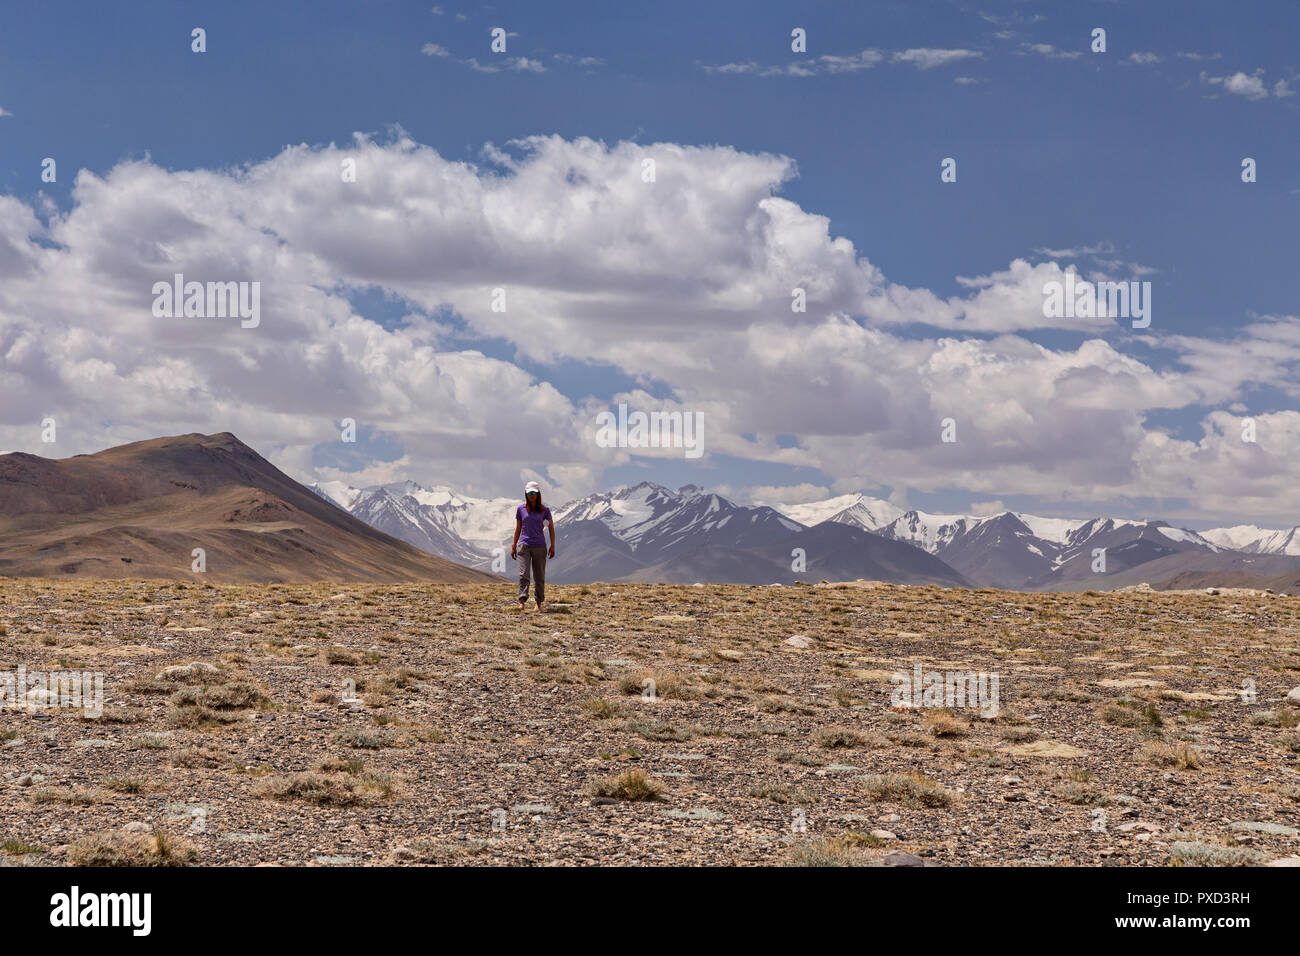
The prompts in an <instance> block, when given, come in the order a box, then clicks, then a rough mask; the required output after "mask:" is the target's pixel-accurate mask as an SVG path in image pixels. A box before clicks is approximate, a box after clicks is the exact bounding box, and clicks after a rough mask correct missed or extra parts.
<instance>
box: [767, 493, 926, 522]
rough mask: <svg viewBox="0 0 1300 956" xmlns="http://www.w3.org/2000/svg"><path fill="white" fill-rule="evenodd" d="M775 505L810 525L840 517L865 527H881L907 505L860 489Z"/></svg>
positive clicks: (782, 511)
mask: <svg viewBox="0 0 1300 956" xmlns="http://www.w3.org/2000/svg"><path fill="white" fill-rule="evenodd" d="M775 508H776V510H777V511H779V512H781V514H783V515H785V516H786V517H788V518H791V519H793V520H794V521H797V522H799V523H800V524H802V525H806V526H807V527H810V528H811V527H812V526H813V525H818V524H821V523H822V522H823V521H838V522H839V523H840V524H848V525H853V526H854V527H858V528H862V529H863V530H864V531H878V530H879V529H881V528H883V527H884V526H885V525H887V524H889V522H891V521H893V520H894V519H896V518H898V517H901V516H902V514H903V509H902V508H899V507H898V506H897V505H893V504H890V503H889V502H888V501H885V500H883V499H881V498H871V497H869V496H867V495H864V494H860V493H859V494H849V495H838V496H837V497H834V498H827V499H826V500H825V501H810V502H807V503H805V504H798V505H776V506H775Z"/></svg>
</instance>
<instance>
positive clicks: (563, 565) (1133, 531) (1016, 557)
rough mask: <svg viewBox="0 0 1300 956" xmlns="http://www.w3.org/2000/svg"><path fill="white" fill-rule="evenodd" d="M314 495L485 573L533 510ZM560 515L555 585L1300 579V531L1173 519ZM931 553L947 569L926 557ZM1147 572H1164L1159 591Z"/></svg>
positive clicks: (619, 503) (615, 495)
mask: <svg viewBox="0 0 1300 956" xmlns="http://www.w3.org/2000/svg"><path fill="white" fill-rule="evenodd" d="M311 487H312V488H313V490H315V491H316V492H317V493H318V494H321V495H322V496H325V497H328V498H330V499H331V500H333V501H335V502H336V503H338V504H339V505H340V507H343V508H344V509H345V510H348V511H349V512H350V513H352V514H354V515H356V516H357V517H360V518H362V520H365V521H368V522H370V523H372V524H374V526H375V527H377V528H380V529H381V530H383V531H385V532H387V533H389V534H392V535H394V536H395V537H399V538H402V539H403V540H405V541H408V542H410V543H412V544H415V545H416V546H417V547H420V548H423V549H426V550H429V551H431V552H432V553H434V554H439V555H442V556H444V557H447V558H449V559H451V560H455V561H458V562H461V563H464V564H467V565H469V566H471V567H477V568H483V569H488V568H491V567H492V561H493V548H507V549H508V546H509V542H510V538H511V536H512V532H513V512H514V509H515V507H517V505H518V504H519V500H518V499H515V498H473V497H469V496H463V495H459V494H457V493H456V492H454V491H452V490H451V489H448V488H438V489H432V490H430V489H424V488H421V487H420V486H419V485H415V484H413V483H411V482H404V483H399V484H397V485H383V486H374V487H371V488H365V489H357V488H351V487H348V486H345V485H344V486H339V485H337V483H336V484H334V485H330V486H327V485H325V484H321V485H313V486H311ZM551 508H552V513H553V514H554V516H555V520H556V525H557V528H558V529H559V536H560V552H561V555H560V559H559V560H557V561H556V562H555V563H554V564H553V565H552V567H551V569H550V571H549V574H550V576H551V578H552V579H553V580H556V581H557V582H587V581H596V580H604V581H612V580H626V581H651V580H653V581H697V580H698V581H705V580H708V581H737V582H744V583H752V584H768V583H793V582H795V581H801V580H803V581H807V580H820V579H821V578H826V579H829V580H845V579H848V578H857V577H871V578H876V579H879V580H885V581H891V582H893V583H940V584H948V585H952V584H958V583H960V584H966V585H972V586H985V587H998V588H1007V589H1020V590H1087V589H1089V588H1110V587H1117V586H1123V585H1122V584H1121V583H1120V582H1121V581H1122V582H1124V584H1127V583H1141V582H1142V581H1144V580H1145V581H1148V583H1150V584H1152V586H1161V585H1163V584H1164V582H1165V581H1167V580H1172V579H1174V578H1178V577H1180V576H1182V580H1192V579H1193V577H1194V578H1195V579H1196V580H1198V581H1200V580H1212V579H1213V578H1214V576H1215V574H1217V573H1220V572H1221V573H1222V574H1223V575H1225V576H1226V575H1230V576H1232V578H1233V579H1234V580H1241V579H1243V576H1244V577H1250V576H1251V575H1252V574H1255V573H1259V574H1261V575H1263V574H1265V573H1266V572H1267V575H1268V577H1269V579H1270V580H1273V581H1274V582H1275V583H1276V582H1277V581H1280V580H1284V579H1285V578H1286V575H1287V574H1289V573H1291V572H1292V571H1295V572H1296V574H1297V575H1300V559H1297V560H1292V556H1300V534H1296V533H1295V532H1296V529H1292V532H1290V533H1286V532H1280V531H1269V530H1267V529H1259V528H1254V527H1253V526H1243V527H1242V528H1240V529H1216V531H1207V532H1196V531H1191V530H1187V529H1183V528H1176V527H1174V526H1172V525H1170V524H1168V523H1167V522H1163V521H1138V520H1133V519H1121V518H1111V517H1093V518H1054V517H1043V516H1039V515H1031V514H1026V513H1021V512H1011V511H1004V512H1001V513H999V514H995V515H962V514H931V513H927V512H923V511H918V510H903V509H901V508H899V507H898V506H897V505H894V504H892V503H891V502H889V501H885V500H883V499H879V498H872V497H870V496H868V495H864V494H848V495H839V496H836V497H832V498H828V499H825V500H823V501H815V502H807V503H802V504H795V505H779V504H778V505H773V506H766V505H756V506H746V505H740V504H737V503H735V502H732V501H730V500H728V499H727V498H725V497H723V496H721V495H718V494H716V493H713V492H709V491H707V490H704V489H701V488H699V487H697V486H695V485H685V486H683V487H681V488H678V489H676V490H675V491H674V490H672V489H669V488H666V487H664V486H662V485H658V484H655V483H653V482H641V483H639V484H637V485H634V486H632V487H629V488H620V489H615V490H612V491H601V492H595V493H593V494H590V495H587V496H586V497H584V498H580V499H576V500H573V501H568V502H564V503H563V504H561V505H559V506H555V505H552V506H551ZM466 529H472V533H469V532H467V530H466ZM814 531H816V532H817V533H816V534H812V533H811V532H814ZM1229 539H1231V540H1234V541H1235V540H1243V539H1244V540H1246V541H1247V545H1248V546H1244V547H1233V546H1232V545H1230V544H1228V543H1226V542H1227V540H1229ZM882 542H888V544H882ZM1287 548H1292V549H1294V550H1290V551H1288V550H1286V549H1287ZM796 549H800V550H801V551H802V553H803V561H804V562H805V570H803V571H798V570H795V569H796V568H797V567H798V566H799V564H798V558H797V555H795V553H794V552H795V550H796ZM1098 549H1101V550H1104V552H1105V556H1104V571H1098V570H1095V568H1096V567H1098V558H1097V555H1096V553H1095V552H1096V551H1097V550H1098ZM1252 549H1253V550H1252ZM1266 549H1271V550H1266ZM918 553H919V554H920V555H926V556H928V557H929V558H932V559H935V560H932V561H925V560H924V559H923V558H921V557H919V556H918ZM1242 553H1251V554H1260V555H1264V554H1275V555H1277V556H1278V557H1279V558H1281V559H1282V560H1281V561H1280V562H1271V563H1268V564H1267V566H1266V565H1264V564H1258V565H1243V564H1242V563H1241V562H1240V561H1239V560H1238V558H1240V556H1241V554H1242ZM498 555H499V553H498ZM497 567H498V568H499V567H501V564H500V559H499V557H498V561H497ZM1143 569H1145V570H1143ZM505 573H507V574H508V573H510V572H509V569H506V571H505ZM1144 573H1148V574H1151V575H1159V576H1158V577H1151V578H1150V579H1149V580H1148V579H1147V578H1143V577H1142V575H1143V574H1144ZM1131 578H1137V579H1138V580H1132V581H1130V579H1131ZM1297 580H1300V577H1298V578H1297Z"/></svg>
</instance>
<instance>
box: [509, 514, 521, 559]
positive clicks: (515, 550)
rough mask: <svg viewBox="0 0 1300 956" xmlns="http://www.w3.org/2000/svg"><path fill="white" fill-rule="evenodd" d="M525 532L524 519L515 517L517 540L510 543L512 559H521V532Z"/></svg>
mask: <svg viewBox="0 0 1300 956" xmlns="http://www.w3.org/2000/svg"><path fill="white" fill-rule="evenodd" d="M523 530H524V519H523V518H521V517H519V515H515V540H513V541H511V542H510V557H511V559H512V560H513V559H515V558H517V557H519V532H520V531H523Z"/></svg>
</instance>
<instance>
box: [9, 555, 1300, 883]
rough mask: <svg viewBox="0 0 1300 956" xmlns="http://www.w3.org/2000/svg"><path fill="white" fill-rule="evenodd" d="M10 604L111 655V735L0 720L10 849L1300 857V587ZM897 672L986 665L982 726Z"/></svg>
mask: <svg viewBox="0 0 1300 956" xmlns="http://www.w3.org/2000/svg"><path fill="white" fill-rule="evenodd" d="M0 594H2V595H3V599H2V603H0V648H2V649H3V655H0V670H10V671H15V670H16V669H17V668H18V667H20V666H21V667H25V668H26V670H27V671H28V672H33V671H43V670H52V669H65V670H70V669H77V670H86V671H102V672H103V673H104V691H105V706H104V710H103V714H102V716H100V717H98V718H93V717H88V716H86V715H84V714H82V713H80V712H77V711H70V710H67V709H62V710H39V711H36V712H32V713H29V712H26V711H23V710H17V709H0V841H2V842H0V847H2V850H0V858H2V859H3V860H4V862H6V863H8V864H23V865H37V866H40V865H60V864H68V863H99V864H112V863H190V864H193V865H225V864H259V863H279V864H293V865H313V864H315V865H376V864H397V865H412V864H420V863H453V864H464V865H501V864H531V865H597V864H616V865H617V864H730V865H753V864H769V865H779V864H795V865H800V864H803V865H808V864H822V863H838V864H867V865H873V864H883V865H919V864H925V865H944V866H953V865H988V864H1016V865H1034V864H1065V865H1068V864H1083V865H1152V864H1162V865H1163V864H1170V863H1177V864H1185V865H1206V864H1223V863H1229V864H1247V865H1254V864H1261V865H1262V864H1268V863H1272V862H1275V861H1278V860H1280V859H1285V858H1289V857H1295V856H1296V855H1297V854H1300V728H1297V726H1296V725H1297V723H1300V705H1297V704H1294V703H1291V702H1288V701H1287V700H1286V694H1287V693H1288V692H1289V691H1290V690H1291V689H1292V688H1294V687H1296V685H1297V684H1300V598H1296V597H1285V596H1279V595H1273V594H1266V593H1262V592H1252V593H1248V592H1232V593H1217V594H1207V593H1200V592H1163V593H1151V592H1143V591H1130V592H1126V593H1104V594H1103V593H1091V592H1090V593H1084V594H1051V593H1046V594H1022V593H1015V592H1006V591H995V590H990V589H984V590H964V589H939V588H932V587H901V586H892V585H873V584H866V583H863V584H856V585H855V584H832V585H809V586H794V587H750V586H740V585H704V586H698V585H697V586H691V585H681V586H663V585H640V584H637V585H583V586H573V587H558V588H555V589H554V593H553V594H552V595H550V597H551V599H552V602H553V603H551V604H550V605H549V607H548V609H547V611H546V612H545V613H541V614H536V613H532V612H528V613H523V614H521V613H520V612H518V611H517V610H516V609H515V604H514V600H513V585H510V584H506V583H502V584H497V585H480V584H460V585H438V586H421V585H371V584H282V585H243V584H228V585H221V586H209V585H205V584H203V583H185V582H171V581H129V580H126V581H108V582H92V581H84V580H57V581H52V580H45V579H19V580H4V581H0ZM917 665H921V667H922V668H924V669H925V670H926V671H930V670H937V671H949V670H959V671H976V672H987V673H990V674H996V675H997V677H998V687H999V707H998V713H997V716H996V717H982V716H980V714H979V713H978V712H976V711H975V710H973V709H970V708H962V707H951V708H935V707H926V708H913V707H902V706H896V702H894V701H892V700H891V692H892V691H893V689H894V687H893V685H892V684H891V680H890V678H891V675H892V674H894V673H896V672H900V671H901V672H906V673H912V672H913V671H914V668H915V667H916V666H917ZM647 678H649V679H650V680H652V681H653V684H652V685H647V684H646V679H647ZM650 686H652V687H653V690H654V696H653V699H645V697H646V696H648V689H645V690H643V688H648V687H650ZM1252 686H1253V688H1254V691H1255V697H1254V698H1253V700H1252V699H1251V698H1250V697H1249V694H1248V693H1243V688H1245V689H1246V690H1247V691H1248V690H1249V688H1251V687H1252ZM1297 696H1300V695H1297Z"/></svg>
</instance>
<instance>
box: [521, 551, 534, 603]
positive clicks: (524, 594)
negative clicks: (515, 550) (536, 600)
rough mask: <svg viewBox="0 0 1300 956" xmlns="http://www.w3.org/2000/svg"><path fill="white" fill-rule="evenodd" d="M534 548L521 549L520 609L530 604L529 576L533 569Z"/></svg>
mask: <svg viewBox="0 0 1300 956" xmlns="http://www.w3.org/2000/svg"><path fill="white" fill-rule="evenodd" d="M531 551H532V548H520V549H519V559H518V560H519V607H520V608H521V609H522V608H523V606H524V605H525V604H527V603H528V575H529V571H530V570H531V568H532V554H530V553H529V552H531Z"/></svg>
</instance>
